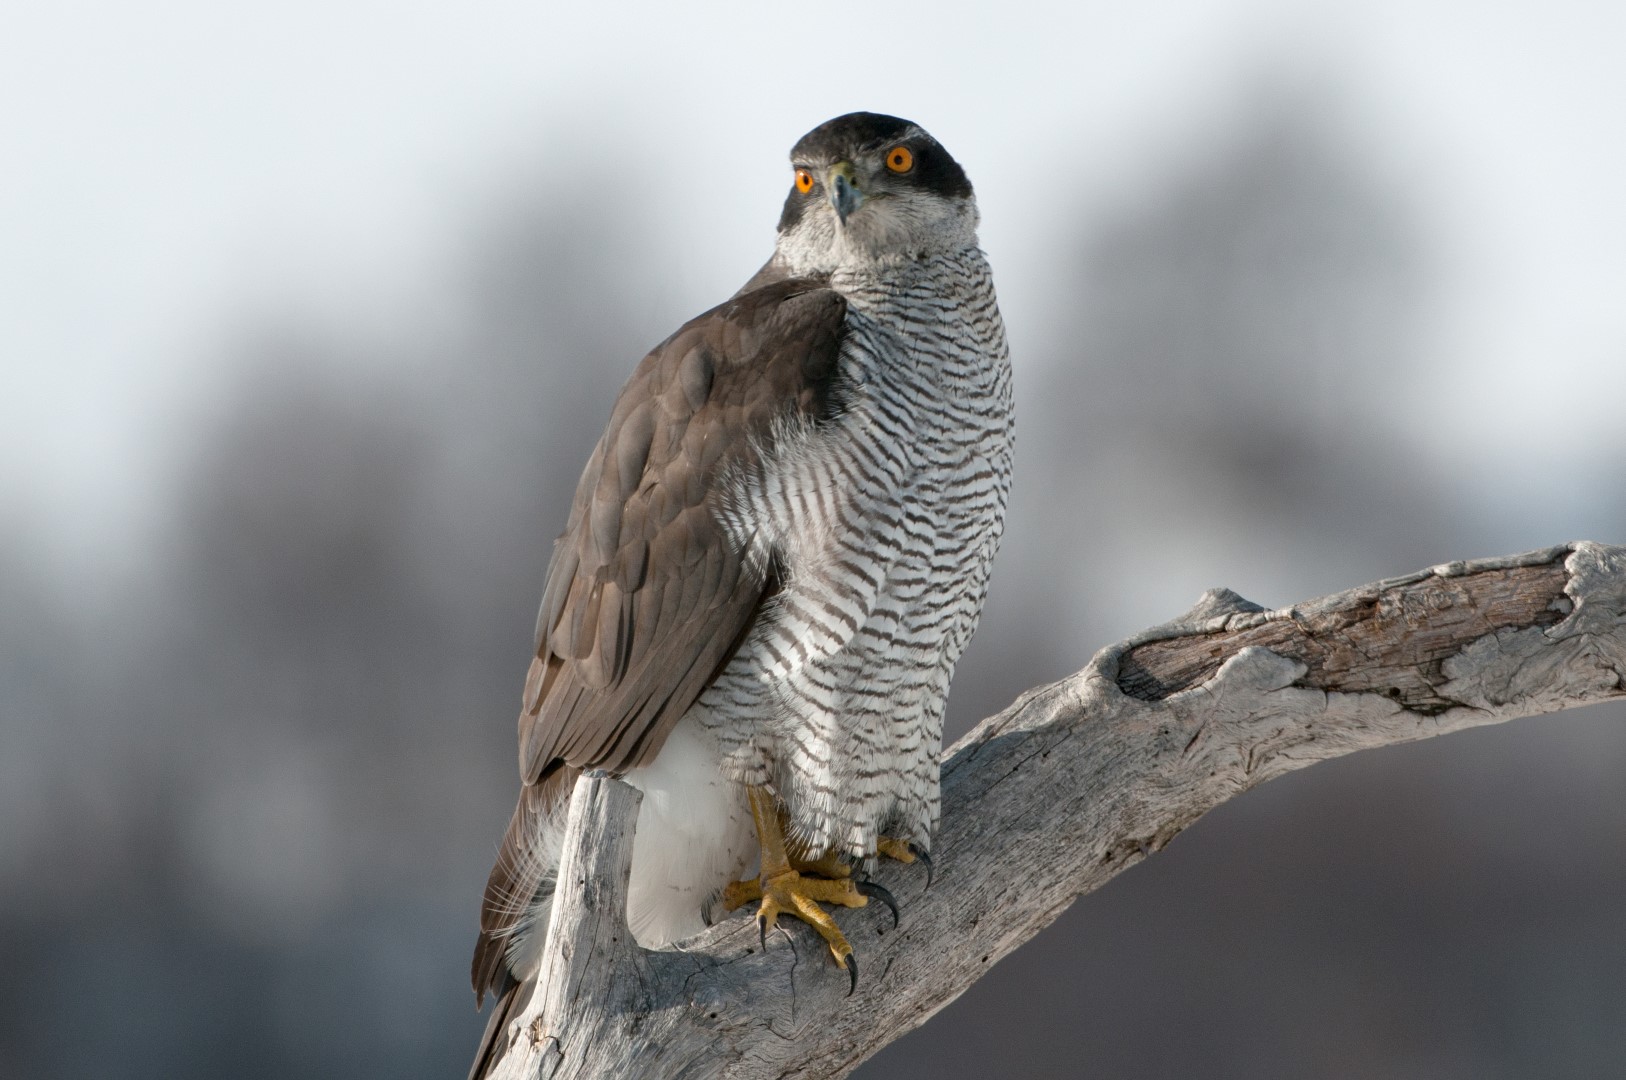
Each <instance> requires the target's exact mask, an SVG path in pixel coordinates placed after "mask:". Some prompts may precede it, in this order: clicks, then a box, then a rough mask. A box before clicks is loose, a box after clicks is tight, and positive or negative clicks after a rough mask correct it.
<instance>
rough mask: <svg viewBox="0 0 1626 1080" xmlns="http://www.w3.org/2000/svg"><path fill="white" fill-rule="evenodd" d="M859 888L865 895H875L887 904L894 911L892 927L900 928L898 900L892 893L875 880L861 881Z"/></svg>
mask: <svg viewBox="0 0 1626 1080" xmlns="http://www.w3.org/2000/svg"><path fill="white" fill-rule="evenodd" d="M857 889H858V891H859V892H860V893H862V894H863V895H865V896H873V897H874V898H875V899H877V900H879V901H880V902H881V903H883V904H885V905H886V906H887V909H888V910H889V911H891V912H892V929H894V930H896V929H897V928H898V902H897V901H896V900H894V899H893V898H892V894H891V893H890V892H888V891H887V890H886V889H885V888H883V887H882V886H880V885H877V884H875V882H873V881H860V882H859V883H858V885H857Z"/></svg>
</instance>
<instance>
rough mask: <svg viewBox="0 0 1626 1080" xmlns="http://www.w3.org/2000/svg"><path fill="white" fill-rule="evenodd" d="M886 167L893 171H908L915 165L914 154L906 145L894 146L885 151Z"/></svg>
mask: <svg viewBox="0 0 1626 1080" xmlns="http://www.w3.org/2000/svg"><path fill="white" fill-rule="evenodd" d="M886 167H887V168H889V169H891V170H892V171H893V172H908V171H909V170H910V169H912V168H914V167H915V155H914V154H912V153H911V152H910V151H909V148H908V147H907V146H894V147H893V148H892V149H890V150H888V151H887V152H886Z"/></svg>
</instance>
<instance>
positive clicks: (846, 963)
mask: <svg viewBox="0 0 1626 1080" xmlns="http://www.w3.org/2000/svg"><path fill="white" fill-rule="evenodd" d="M841 966H842V967H844V968H846V969H847V975H848V977H849V978H850V979H851V980H852V985H850V986H848V987H847V996H848V997H852V996H853V991H854V990H857V989H858V957H857V956H856V955H854V954H853V953H848V954H847V958H846V959H845V960H843V961H842V962H841Z"/></svg>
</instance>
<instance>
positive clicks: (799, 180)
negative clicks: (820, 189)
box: [796, 169, 813, 195]
mask: <svg viewBox="0 0 1626 1080" xmlns="http://www.w3.org/2000/svg"><path fill="white" fill-rule="evenodd" d="M796 190H797V191H800V192H801V193H802V194H803V195H806V194H807V193H808V192H810V191H812V190H813V174H812V173H810V172H808V171H807V170H806V169H797V170H796Z"/></svg>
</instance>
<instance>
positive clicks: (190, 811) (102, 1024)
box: [0, 0, 1626, 1080]
mask: <svg viewBox="0 0 1626 1080" xmlns="http://www.w3.org/2000/svg"><path fill="white" fill-rule="evenodd" d="M4 21H5V24H6V26H5V30H4V33H3V34H0V101H3V102H4V106H3V108H0V365H3V369H0V372H3V373H0V380H3V381H0V500H3V501H0V506H3V507H4V516H3V519H0V520H3V529H0V971H3V973H4V974H3V977H0V1076H4V1077H19V1078H20V1077H42V1078H43V1077H70V1076H71V1077H89V1076H120V1077H131V1078H148V1077H151V1078H189V1077H215V1076H221V1075H231V1076H238V1077H247V1078H260V1077H265V1078H270V1077H290V1076H327V1075H334V1076H338V1075H344V1076H390V1077H442V1076H461V1075H462V1072H463V1070H465V1069H466V1068H467V1065H468V1061H469V1059H470V1057H471V1055H472V1052H473V1049H474V1045H475V1041H476V1039H477V1036H478V1032H479V1029H480V1027H481V1024H482V1018H481V1017H478V1016H476V1014H475V1013H474V1010H473V1008H472V997H471V996H470V993H469V990H468V985H467V967H468V963H467V962H468V957H469V952H470V949H471V947H472V944H473V935H474V927H475V922H476V916H477V911H478V906H479V896H480V890H481V887H482V885H483V883H484V879H485V874H486V871H487V869H488V868H489V865H490V860H491V857H492V855H493V853H494V851H495V848H496V843H497V839H498V837H499V835H500V833H501V830H502V828H503V825H504V823H505V822H506V819H507V815H508V812H509V809H510V808H511V805H512V799H513V796H514V792H515V790H516V781H517V778H516V773H515V762H514V754H515V747H514V725H513V720H514V716H515V713H516V708H517V702H518V698H519V690H520V681H521V677H522V674H523V671H524V668H525V664H526V661H527V657H528V650H529V645H530V639H531V625H532V619H533V615H534V610H535V604H536V601H537V598H538V596H539V593H540V587H541V580H542V574H543V570H544V566H545V560H546V555H547V552H548V550H549V544H550V541H551V539H552V537H553V536H554V535H555V534H556V533H557V532H558V530H559V529H560V528H562V526H563V523H564V514H565V508H566V506H567V504H568V499H569V494H570V489H571V486H572V484H573V482H574V479H575V477H576V475H577V473H578V471H579V468H580V465H581V462H582V459H583V458H584V456H585V455H586V453H587V452H588V450H589V448H590V447H591V445H592V442H593V440H594V439H595V438H596V436H597V434H598V432H599V430H600V428H601V426H602V424H603V422H604V420H605V418H606V416H607V414H608V411H609V405H610V402H611V400H612V398H613V395H614V393H615V391H616V389H617V388H618V387H619V385H620V384H621V382H622V380H623V379H624V378H625V376H626V374H627V373H628V372H629V371H630V370H631V367H632V366H633V364H634V363H635V362H636V361H637V359H638V358H639V357H640V356H642V355H643V353H644V352H645V351H646V350H647V349H648V348H649V347H650V346H651V345H653V344H654V343H655V342H657V341H658V340H660V339H661V338H662V337H664V336H665V335H666V334H667V333H669V332H670V331H671V330H672V329H674V328H675V327H676V326H677V325H678V324H679V323H680V322H682V321H683V320H684V319H686V318H688V317H689V316H691V315H693V314H695V313H697V312H699V311H700V310H702V309H704V308H706V307H709V306H711V305H712V304H714V303H716V302H718V301H719V300H721V299H723V298H724V297H726V296H727V295H728V294H729V293H730V292H732V291H733V290H734V289H735V288H736V287H737V286H738V285H739V284H740V283H741V282H743V281H744V280H745V278H746V277H747V276H748V275H749V274H750V273H751V272H752V271H753V270H754V269H755V268H756V267H757V265H758V264H759V263H760V262H761V261H762V260H763V259H764V258H765V257H766V255H767V254H768V251H769V249H770V246H771V242H772V235H773V225H774V222H775V221H776V220H777V214H778V205H779V203H780V201H781V200H782V198H783V196H784V192H785V191H786V189H787V185H788V183H789V173H788V167H787V164H786V161H785V153H786V151H787V150H788V148H789V147H790V145H791V144H792V143H793V142H794V141H795V139H796V138H797V137H798V136H799V135H801V134H802V133H803V132H804V131H805V130H807V129H808V128H810V127H812V126H813V125H815V124H817V123H819V122H820V121H822V120H824V119H827V118H828V117H830V116H833V115H836V114H838V113H842V112H845V111H848V110H852V109H857V108H868V109H875V110H880V111H886V112H893V113H897V114H900V115H904V116H908V117H911V118H914V119H917V120H919V121H920V122H921V123H923V124H925V125H926V126H927V127H928V128H930V129H931V130H932V131H933V132H934V134H936V135H937V136H938V137H939V138H940V139H942V141H943V142H944V143H945V144H946V145H947V146H948V147H949V148H950V150H951V151H952V152H953V153H954V154H955V155H956V156H957V157H958V158H959V159H960V160H961V161H962V162H963V163H965V165H966V167H967V169H968V171H969V172H970V174H971V176H972V179H973V181H974V182H975V183H976V185H977V188H978V193H979V197H980V201H981V204H982V208H983V215H984V230H983V240H984V246H985V247H986V249H987V251H988V252H989V255H990V258H991V260H992V262H993V265H994V268H995V271H996V276H997V280H998V283H999V288H1000V293H1001V300H1002V304H1003V307H1004V310H1005V314H1006V319H1007V322H1008V325H1009V330H1010V338H1011V344H1012V348H1013V352H1014V354H1015V358H1016V367H1017V375H1018V380H1019V383H1018V397H1019V408H1020V422H1019V456H1018V480H1017V488H1016V493H1015V496H1014V501H1013V504H1012V507H1011V514H1010V520H1009V526H1008V532H1007V541H1006V544H1005V548H1004V551H1003V553H1002V555H1001V558H1000V562H999V565H998V569H997V572H996V576H995V581H994V592H993V598H992V601H991V603H990V604H989V607H988V609H987V612H986V614H985V616H984V619H983V624H982V630H981V631H980V633H979V636H978V637H977V639H976V641H975V642H974V643H973V645H972V648H971V650H970V652H969V653H968V654H967V656H966V658H965V660H964V662H963V663H962V665H961V671H960V675H959V677H958V680H957V682H956V690H955V696H954V698H953V701H952V704H951V709H950V712H951V736H957V735H958V734H960V733H961V732H963V731H965V730H966V729H968V728H969V727H970V725H971V724H972V723H973V722H975V721H976V720H977V719H979V718H980V717H981V716H983V715H986V714H987V713H989V712H991V711H993V710H996V709H998V708H1000V707H1002V706H1003V705H1005V704H1006V703H1007V702H1008V701H1009V700H1010V699H1011V698H1012V697H1013V696H1015V695H1016V694H1017V693H1018V692H1019V691H1021V690H1023V689H1025V688H1026V687H1028V686H1031V685H1034V684H1037V683H1041V682H1044V681H1049V680H1053V679H1056V678H1060V677H1062V676H1064V675H1066V674H1068V673H1069V672H1071V671H1073V670H1075V669H1077V668H1078V667H1080V666H1081V665H1082V664H1083V663H1084V662H1085V661H1086V660H1087V659H1088V657H1089V656H1090V654H1091V653H1093V652H1094V651H1095V650H1096V649H1097V648H1099V647H1101V646H1102V645H1105V644H1107V643H1110V642H1112V641H1115V640H1118V639H1120V638H1123V637H1125V636H1127V635H1129V634H1131V633H1134V632H1136V631H1138V630H1140V629H1142V628H1143V627H1145V626H1148V625H1151V624H1154V623H1158V622H1162V621H1164V620H1166V619H1168V618H1170V617H1172V616H1174V615H1176V614H1178V613H1180V612H1182V611H1184V610H1185V609H1186V608H1187V607H1188V606H1189V605H1190V604H1191V603H1192V602H1193V601H1194V600H1195V599H1196V598H1197V596H1198V595H1199V594H1200V593H1201V592H1202V590H1203V589H1205V588H1208V587H1210V586H1215V585H1226V586H1230V587H1231V588H1234V589H1236V590H1238V591H1239V592H1241V593H1242V594H1243V595H1245V596H1247V597H1248V598H1250V599H1252V600H1255V601H1257V602H1259V603H1263V604H1266V605H1269V606H1278V605H1284V604H1288V603H1291V602H1293V601H1296V600H1301V599H1306V598H1309V597H1313V596H1317V595H1321V594H1324V593H1327V592H1332V591H1336V590H1339V589H1343V588H1348V587H1351V586H1354V585H1357V584H1360V583H1362V582H1366V581H1370V580H1375V579H1378V578H1381V577H1385V576H1389V575H1393V574H1398V573H1401V572H1404V571H1409V570H1413V569H1416V568H1419V567H1422V566H1426V565H1429V564H1432V563H1435V562H1441V561H1446V560H1450V559H1455V558H1464V557H1475V556H1484V555H1495V554H1503V553H1510V552H1515V551H1520V550H1524V549H1529V548H1534V547H1539V546H1544V545H1548V544H1552V543H1557V542H1560V541H1564V540H1568V539H1573V538H1590V539H1596V540H1602V541H1606V542H1614V543H1620V542H1623V541H1626V501H1623V499H1622V491H1621V485H1622V468H1623V465H1626V427H1623V425H1622V424H1621V422H1620V417H1621V401H1622V394H1623V392H1626V303H1623V301H1622V298H1623V297H1626V200H1623V199H1622V198H1621V197H1620V193H1621V192H1622V191H1626V140H1623V138H1622V133H1621V125H1620V117H1621V110H1622V107H1623V105H1626V63H1623V62H1622V51H1621V43H1622V42H1623V41H1626V8H1623V7H1621V6H1620V5H1616V4H1608V3H1604V2H1602V0H1599V2H1596V3H1573V2H1572V3H1564V2H1553V0H1546V2H1543V3H1540V4H1536V3H1525V4H1502V5H1484V4H1475V3H1467V2H1457V3H1444V2H1442V3H1418V2H1369V3H1364V4H1358V5H1357V4H1342V5H1301V4H1295V3H1288V2H1286V0H1279V2H1268V0H1206V2H1204V0H1169V2H1165V3H1158V4H1144V5H1133V4H1130V5H1125V4H1103V3H1094V2H1086V3H1080V4H1076V5H1071V6H1068V7H1066V8H1065V9H1063V8H1062V6H1060V5H1053V4H1048V3H1047V4H1044V5H1039V4H1026V3H1019V2H1008V3H1003V4H1000V5H996V6H991V7H989V8H988V9H984V8H982V7H978V6H973V5H969V4H959V3H952V2H937V3H930V4H924V3H889V4H886V5H872V6H864V5H857V6H854V5H846V6H840V5H838V6H834V7H832V6H828V5H815V6H811V7H809V6H797V5H777V6H775V7H773V8H771V9H770V8H767V7H759V6H757V5H747V4H713V5H710V6H706V5H676V4H669V5H655V4H649V5H645V6H631V5H618V4H608V3H607V4H600V5H585V4H578V5H566V4H559V3H544V4H503V3H493V4H485V5H466V4H457V5H454V4H450V3H438V4H437V3H422V4H379V3H361V2H355V0H339V2H334V0H325V2H323V3H320V4H318V3H314V2H311V0H284V2H282V3H280V4H276V5H263V4H261V5H225V4H212V3H202V2H200V0H173V2H169V3H162V2H155V3H149V4H143V5H119V4H113V3H106V2H104V3H86V4H74V3H59V4H53V5H28V6H24V7H19V8H17V9H14V10H12V11H10V12H9V13H8V14H7V16H6V18H5V20H4ZM1622 719H1623V710H1622V709H1620V708H1612V709H1594V710H1587V711H1582V712H1576V713H1569V714H1564V715H1561V716H1558V717H1554V718H1551V719H1545V720H1527V721H1523V722H1520V723H1515V724H1512V725H1508V726H1505V727H1500V728H1492V729H1487V730H1482V731H1477V732H1472V733H1467V734H1463V735H1456V736H1452V737H1451V738H1448V739H1441V740H1437V741H1434V742H1429V743H1424V744H1421V745H1416V746H1407V747H1402V748H1398V749H1394V750H1390V751H1383V752H1374V753H1369V754H1363V755H1357V756H1356V757H1353V758H1349V759H1345V760H1343V761H1339V762H1334V763H1330V764H1326V765H1321V766H1318V767H1316V768H1314V769H1310V770H1307V771H1305V772H1301V773H1297V774H1294V775H1292V776H1290V777H1288V778H1286V779H1283V780H1280V781H1278V782H1276V783H1273V784H1270V785H1267V786H1266V787H1264V788H1262V789H1260V790H1258V791H1255V792H1252V793H1250V794H1248V795H1247V796H1246V797H1244V798H1241V799H1239V800H1236V801H1235V802H1232V803H1230V804H1228V805H1226V806H1224V807H1222V808H1220V809H1219V810H1218V811H1216V812H1215V813H1213V814H1211V815H1210V816H1209V817H1207V818H1205V819H1204V820H1203V821H1201V822H1199V823H1198V824H1197V825H1196V826H1195V827H1193V828H1192V829H1190V830H1189V831H1188V832H1186V833H1185V834H1183V835H1182V836H1181V837H1180V840H1179V842H1178V843H1176V844H1174V845H1173V846H1172V847H1171V848H1170V849H1169V850H1168V851H1166V852H1164V853H1162V854H1160V855H1159V856H1158V857H1157V858H1155V859H1152V860H1150V862H1149V863H1147V865H1145V866H1144V867H1141V868H1138V869H1136V870H1135V871H1134V872H1133V873H1131V874H1128V875H1126V876H1124V877H1122V878H1120V879H1118V880H1116V881H1114V882H1113V883H1112V884H1111V885H1109V886H1108V887H1107V888H1105V889H1103V890H1102V891H1100V892H1098V893H1096V894H1093V895H1091V896H1088V897H1085V898H1083V899H1082V900H1081V901H1080V902H1078V903H1077V904H1076V905H1074V907H1073V908H1072V909H1071V910H1070V911H1069V912H1067V914H1066V915H1065V916H1063V918H1062V919H1061V920H1060V921H1059V922H1058V923H1057V924H1056V925H1055V926H1054V927H1053V928H1051V929H1050V930H1048V931H1046V932H1045V934H1043V935H1042V936H1041V937H1040V938H1039V939H1038V940H1036V941H1035V942H1034V943H1033V944H1031V945H1030V946H1028V947H1027V948H1026V949H1024V950H1022V951H1020V952H1018V953H1017V954H1016V955H1015V956H1013V957H1012V958H1011V959H1009V960H1007V961H1006V962H1005V963H1003V964H1002V965H1000V966H999V967H998V968H997V969H996V970H994V971H993V972H992V973H991V974H990V975H989V976H988V977H987V978H985V979H984V980H982V981H981V982H979V983H978V984H977V985H976V986H975V987H973V988H972V990H971V991H970V992H969V993H967V994H966V995H965V996H964V997H963V998H961V999H960V1000H959V1001H958V1002H956V1003H955V1004H953V1005H952V1006H950V1007H949V1008H948V1010H947V1011H946V1012H945V1013H943V1014H942V1015H940V1016H939V1017H938V1018H937V1019H935V1020H934V1021H932V1022H931V1023H929V1024H928V1025H926V1026H925V1027H924V1028H922V1029H921V1030H919V1031H917V1032H916V1033H914V1034H912V1035H911V1036H909V1037H907V1038H905V1039H903V1040H902V1041H900V1042H898V1043H896V1044H895V1045H894V1046H892V1047H891V1048H889V1049H888V1050H887V1051H885V1052H884V1053H883V1054H882V1055H881V1056H880V1057H878V1058H877V1059H876V1060H874V1061H873V1062H871V1063H869V1064H868V1065H867V1066H865V1067H864V1068H863V1069H862V1070H861V1071H860V1073H859V1074H858V1075H859V1076H861V1077H865V1078H872V1080H880V1078H882V1077H885V1078H887V1080H907V1078H915V1077H921V1078H924V1077H944V1076H947V1077H981V1076H1033V1077H1148V1078H1156V1077H1166V1076H1174V1075H1181V1076H1194V1077H1216V1078H1229V1077H1235V1078H1250V1080H1252V1078H1271V1077H1282V1078H1288V1077H1306V1076H1315V1077H1339V1078H1345V1077H1347V1078H1365V1077H1371V1078H1379V1077H1381V1078H1395V1077H1429V1078H1435V1077H1438V1078H1474V1080H1483V1078H1499V1077H1508V1078H1524V1077H1530V1076H1538V1075H1539V1076H1543V1077H1597V1076H1603V1075H1618V1074H1619V1070H1620V1062H1621V1061H1622V1060H1626V1023H1622V1020H1623V1019H1626V915H1623V909H1622V906H1621V899H1620V898H1621V896H1622V895H1623V894H1626V859H1623V845H1626V731H1623V730H1622V724H1621V721H1622Z"/></svg>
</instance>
